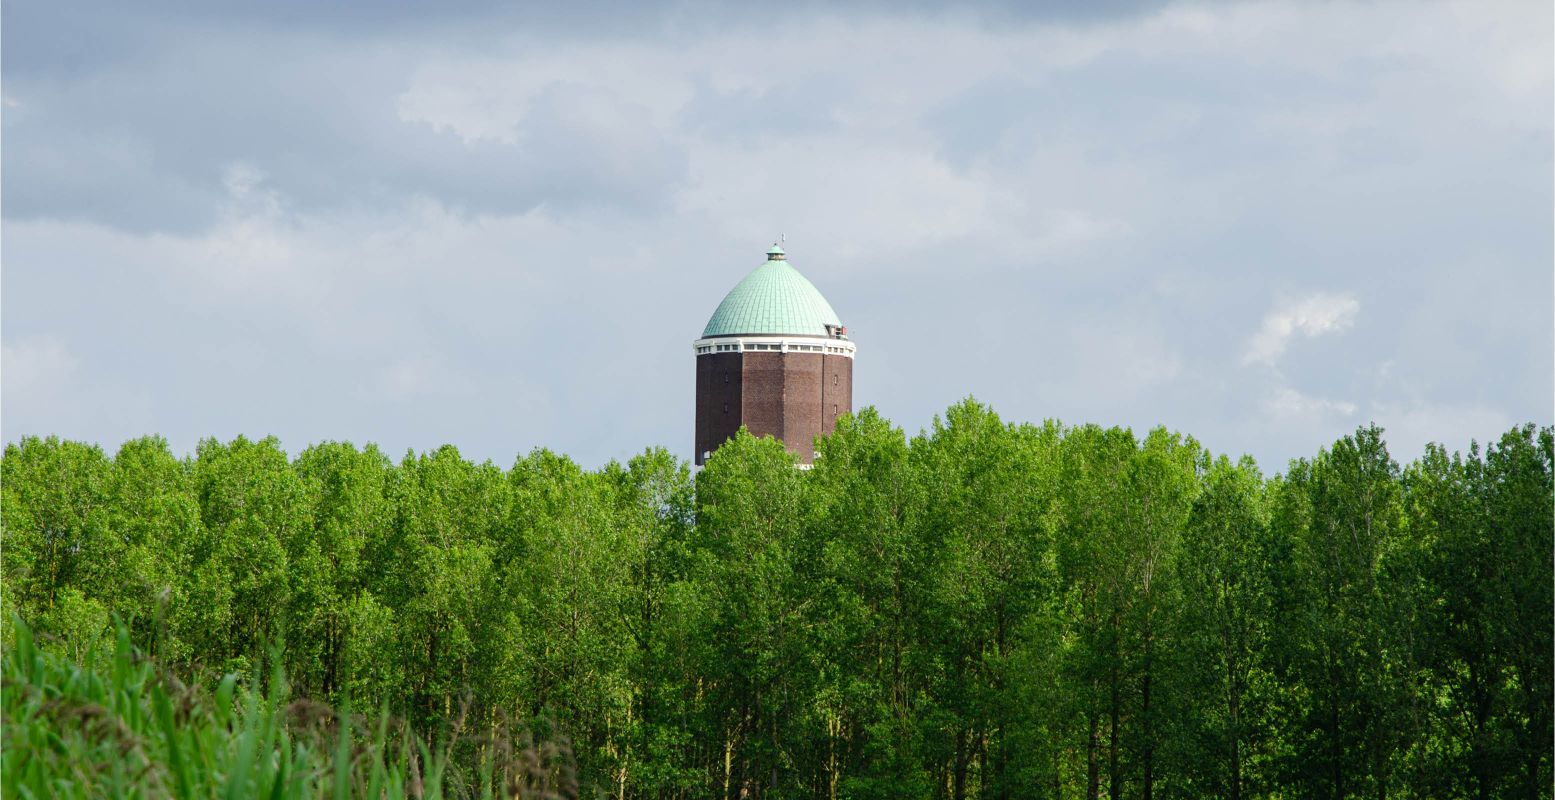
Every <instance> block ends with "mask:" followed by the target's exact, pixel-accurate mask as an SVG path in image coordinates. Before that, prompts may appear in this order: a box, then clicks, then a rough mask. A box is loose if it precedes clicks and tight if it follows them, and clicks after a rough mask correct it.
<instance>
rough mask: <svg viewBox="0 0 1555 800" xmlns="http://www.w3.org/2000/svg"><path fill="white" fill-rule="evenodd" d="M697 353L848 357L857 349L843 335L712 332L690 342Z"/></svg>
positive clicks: (704, 354) (702, 354)
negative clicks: (792, 354)
mask: <svg viewBox="0 0 1555 800" xmlns="http://www.w3.org/2000/svg"><path fill="white" fill-rule="evenodd" d="M691 349H692V350H694V351H695V352H696V354H697V355H699V356H706V355H714V354H717V353H750V352H757V353H762V352H779V353H816V354H818V355H828V356H843V357H844V358H852V357H853V353H854V351H856V350H858V347H857V346H855V345H854V344H853V343H852V342H850V341H848V340H847V339H823V338H820V337H812V336H713V337H710V338H707V339H698V340H696V341H695V342H692V343H691Z"/></svg>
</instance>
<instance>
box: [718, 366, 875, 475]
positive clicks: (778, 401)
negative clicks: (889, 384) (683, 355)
mask: <svg viewBox="0 0 1555 800" xmlns="http://www.w3.org/2000/svg"><path fill="white" fill-rule="evenodd" d="M696 403H697V408H696V413H697V419H696V458H695V460H696V463H698V464H701V463H702V462H703V461H704V459H703V458H702V454H703V453H706V452H711V451H713V450H717V449H718V447H719V445H722V444H723V443H724V442H725V441H727V440H728V439H729V438H730V437H732V436H733V435H734V434H735V433H736V432H737V431H738V430H739V428H740V425H741V424H744V425H745V427H747V428H749V429H750V432H751V434H752V435H755V436H772V437H775V438H777V439H780V440H781V441H782V442H783V444H784V445H785V446H786V447H787V448H788V450H789V452H792V453H794V454H796V455H798V456H799V460H800V461H801V462H802V463H805V464H808V463H810V462H811V461H813V460H814V458H815V437H816V436H819V435H822V434H829V433H831V432H833V431H835V430H836V429H837V417H839V416H841V415H842V414H846V413H849V412H851V411H852V410H853V359H851V358H847V357H845V356H836V355H824V354H821V353H793V352H790V353H768V352H749V351H747V352H745V353H743V354H742V353H707V354H703V355H699V356H697V401H696ZM725 409H727V411H726V410H725Z"/></svg>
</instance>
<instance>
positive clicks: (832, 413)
mask: <svg viewBox="0 0 1555 800" xmlns="http://www.w3.org/2000/svg"><path fill="white" fill-rule="evenodd" d="M831 415H832V416H834V417H835V416H837V406H836V404H833V405H832V407H831Z"/></svg>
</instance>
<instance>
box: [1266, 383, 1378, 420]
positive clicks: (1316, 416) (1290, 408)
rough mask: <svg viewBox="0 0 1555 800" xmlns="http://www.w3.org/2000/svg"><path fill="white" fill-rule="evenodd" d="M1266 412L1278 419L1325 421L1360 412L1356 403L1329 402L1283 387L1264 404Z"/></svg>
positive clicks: (1325, 399)
mask: <svg viewBox="0 0 1555 800" xmlns="http://www.w3.org/2000/svg"><path fill="white" fill-rule="evenodd" d="M1263 408H1264V411H1266V412H1268V413H1269V414H1270V415H1271V416H1273V417H1275V418H1278V419H1287V420H1288V419H1308V420H1324V419H1331V418H1334V417H1352V416H1354V415H1355V412H1356V411H1357V410H1358V409H1357V407H1356V405H1355V404H1354V403H1351V402H1348V401H1345V400H1329V399H1327V398H1323V397H1311V396H1308V395H1304V394H1302V393H1301V392H1298V391H1296V390H1295V389H1292V388H1291V387H1289V386H1282V387H1280V388H1278V389H1276V390H1275V391H1274V393H1273V394H1272V395H1270V396H1269V397H1268V398H1267V399H1265V400H1264V404H1263Z"/></svg>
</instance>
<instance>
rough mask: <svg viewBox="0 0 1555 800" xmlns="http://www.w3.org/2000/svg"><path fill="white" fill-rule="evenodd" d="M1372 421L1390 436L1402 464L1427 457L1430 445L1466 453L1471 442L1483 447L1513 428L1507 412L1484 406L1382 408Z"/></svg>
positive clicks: (1389, 405) (1391, 450) (1391, 448)
mask: <svg viewBox="0 0 1555 800" xmlns="http://www.w3.org/2000/svg"><path fill="white" fill-rule="evenodd" d="M1372 419H1373V421H1375V422H1376V423H1377V424H1378V425H1380V426H1382V428H1383V430H1384V431H1385V432H1386V434H1387V441H1388V451H1389V453H1390V454H1391V455H1392V456H1393V458H1394V459H1396V460H1398V461H1399V462H1407V461H1410V460H1413V459H1415V458H1418V457H1420V456H1421V455H1423V454H1424V453H1425V445H1426V443H1427V442H1438V443H1440V444H1442V445H1443V446H1444V447H1446V448H1447V450H1448V451H1449V452H1451V451H1459V452H1461V451H1464V450H1467V449H1468V447H1469V442H1470V441H1477V442H1479V444H1480V446H1481V447H1483V446H1484V445H1485V444H1487V443H1489V442H1493V441H1495V440H1496V439H1497V438H1499V437H1500V436H1501V434H1503V433H1505V432H1507V431H1508V430H1510V429H1511V428H1512V425H1513V424H1514V420H1513V419H1512V417H1511V416H1510V415H1508V414H1507V413H1506V412H1505V411H1503V410H1501V409H1498V408H1492V407H1490V406H1487V405H1483V404H1476V403H1467V404H1461V405H1460V404H1452V403H1439V404H1415V405H1409V406H1402V405H1399V404H1393V403H1385V404H1378V405H1377V406H1376V408H1375V409H1374V410H1373V412H1372Z"/></svg>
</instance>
